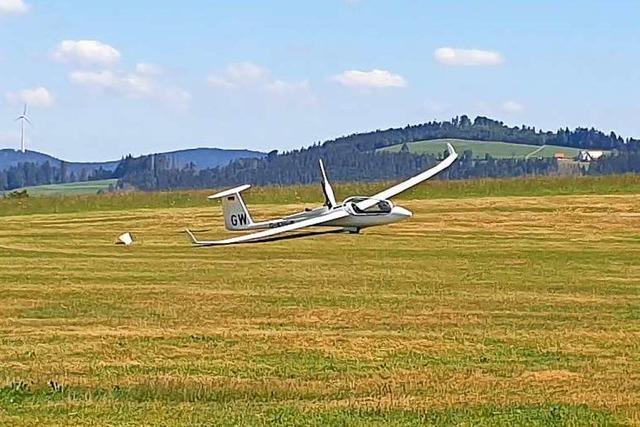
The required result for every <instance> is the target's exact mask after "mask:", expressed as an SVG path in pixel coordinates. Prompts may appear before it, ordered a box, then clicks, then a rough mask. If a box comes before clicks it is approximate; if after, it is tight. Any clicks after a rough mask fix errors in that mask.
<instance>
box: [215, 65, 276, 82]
mask: <svg viewBox="0 0 640 427" xmlns="http://www.w3.org/2000/svg"><path fill="white" fill-rule="evenodd" d="M271 80H272V77H271V72H270V71H269V70H267V69H266V68H264V67H261V66H259V65H256V64H253V63H251V62H239V63H235V64H229V65H228V66H227V68H226V69H225V71H224V72H223V73H222V74H211V75H209V77H208V78H207V81H208V82H209V84H210V85H211V86H214V87H221V88H232V87H246V86H258V85H262V84H268V83H269V82H270V81H271Z"/></svg>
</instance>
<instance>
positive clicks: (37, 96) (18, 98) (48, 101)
mask: <svg viewBox="0 0 640 427" xmlns="http://www.w3.org/2000/svg"><path fill="white" fill-rule="evenodd" d="M6 99H7V101H8V102H10V103H11V104H28V105H29V106H33V107H51V106H53V105H54V104H55V97H54V96H53V95H52V94H51V92H49V90H48V89H46V88H44V87H42V86H39V87H34V88H32V89H24V90H21V91H17V92H8V93H7V94H6Z"/></svg>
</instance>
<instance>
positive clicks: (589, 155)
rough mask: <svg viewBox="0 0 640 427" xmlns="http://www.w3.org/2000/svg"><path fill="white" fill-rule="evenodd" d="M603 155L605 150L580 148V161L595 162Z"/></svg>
mask: <svg viewBox="0 0 640 427" xmlns="http://www.w3.org/2000/svg"><path fill="white" fill-rule="evenodd" d="M602 156H604V151H601V150H580V152H579V153H578V161H580V162H593V161H594V160H598V159H599V158H600V157H602Z"/></svg>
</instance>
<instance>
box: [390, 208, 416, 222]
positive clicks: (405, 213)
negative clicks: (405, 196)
mask: <svg viewBox="0 0 640 427" xmlns="http://www.w3.org/2000/svg"><path fill="white" fill-rule="evenodd" d="M393 211H394V213H395V214H396V215H398V216H399V217H400V218H402V219H405V218H411V217H412V216H413V213H412V212H411V211H410V210H409V209H405V208H401V207H400V206H395V207H394V208H393Z"/></svg>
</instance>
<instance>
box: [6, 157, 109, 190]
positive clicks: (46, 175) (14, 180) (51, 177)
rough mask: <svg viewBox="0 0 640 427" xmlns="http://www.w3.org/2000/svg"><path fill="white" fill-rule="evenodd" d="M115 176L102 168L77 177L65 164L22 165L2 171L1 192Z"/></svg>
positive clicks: (82, 172)
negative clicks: (57, 165)
mask: <svg viewBox="0 0 640 427" xmlns="http://www.w3.org/2000/svg"><path fill="white" fill-rule="evenodd" d="M112 176H113V174H112V173H111V172H110V171H107V170H104V169H102V168H100V169H97V170H87V169H82V170H81V171H80V172H79V173H78V174H77V175H76V173H75V172H74V171H69V169H68V166H67V164H66V163H65V162H60V166H59V167H56V166H51V165H50V164H49V162H44V163H41V164H37V163H31V162H28V163H20V164H18V165H16V166H11V167H10V168H9V169H5V170H1V171H0V190H13V189H16V188H22V187H30V186H33V185H47V184H63V183H67V182H78V181H95V180H99V179H108V178H111V177H112Z"/></svg>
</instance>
